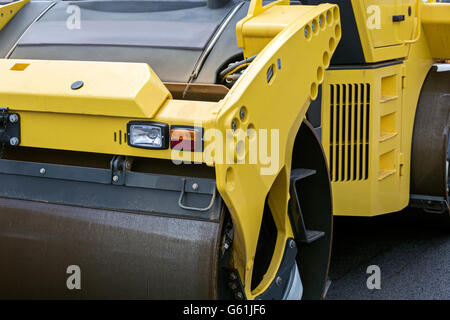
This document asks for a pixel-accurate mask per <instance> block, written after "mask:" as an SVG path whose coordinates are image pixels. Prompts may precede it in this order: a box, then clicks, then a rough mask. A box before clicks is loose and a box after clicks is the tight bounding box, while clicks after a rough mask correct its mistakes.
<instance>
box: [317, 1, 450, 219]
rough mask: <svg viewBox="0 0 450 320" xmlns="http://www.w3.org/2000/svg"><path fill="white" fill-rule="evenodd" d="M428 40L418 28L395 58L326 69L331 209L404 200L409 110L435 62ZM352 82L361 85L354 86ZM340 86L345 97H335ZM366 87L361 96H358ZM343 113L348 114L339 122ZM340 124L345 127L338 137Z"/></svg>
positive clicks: (340, 211) (367, 209) (366, 209)
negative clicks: (363, 66)
mask: <svg viewBox="0 0 450 320" xmlns="http://www.w3.org/2000/svg"><path fill="white" fill-rule="evenodd" d="M424 8H425V7H424ZM424 8H423V9H424ZM425 12H426V9H424V11H423V13H424V15H425V16H426V14H425ZM449 18H450V17H449ZM412 29H413V28H412ZM430 43H431V42H430V39H429V38H428V37H427V36H426V35H425V34H424V33H421V35H420V38H419V39H418V41H417V42H415V43H411V44H409V46H411V47H410V49H409V50H408V54H407V56H406V57H405V58H404V59H402V60H398V62H397V63H398V64H394V65H392V64H387V65H386V66H384V67H378V68H371V69H359V70H358V69H352V70H327V71H326V74H325V81H324V84H323V92H322V105H323V106H324V108H322V143H323V145H324V149H325V152H326V154H327V157H328V160H329V163H330V171H331V177H332V188H333V206H334V214H336V215H350V216H374V215H379V214H384V213H389V212H395V211H399V210H401V209H403V208H405V207H406V206H407V205H408V202H409V189H410V168H411V144H412V133H413V126H414V117H415V111H416V107H417V102H418V98H419V94H420V90H421V87H422V84H423V81H424V80H425V77H426V75H427V73H428V71H429V70H430V68H431V66H432V65H433V63H434V62H435V60H434V59H433V56H432V54H431V51H430ZM356 86H363V87H362V88H361V90H358V91H356V90H355V89H354V88H355V87H356ZM338 87H339V90H340V92H339V94H338V93H337V90H338V89H337V88H338ZM350 87H352V88H353V89H352V91H351V92H350V90H351V89H349V88H350ZM343 90H346V97H347V101H346V103H343V101H340V100H339V99H342V96H343ZM368 90H370V94H369V95H368V96H369V97H370V99H369V101H368V102H367V100H366V99H363V98H362V96H367V94H366V93H367V92H368ZM348 99H350V100H348ZM362 100H364V102H361V101H362ZM363 105H365V108H362V107H361V106H363ZM332 110H333V111H332ZM344 110H345V111H344ZM337 115H339V116H337ZM345 116H346V117H349V120H346V121H345V122H344V121H343V117H345ZM366 117H368V118H366ZM344 124H345V125H344ZM343 126H344V128H342V127H343ZM345 130H348V132H350V133H349V134H348V135H345V137H344V136H343V134H345ZM338 132H340V134H338ZM358 133H359V134H358ZM366 134H368V135H367V136H366ZM346 154H348V156H346ZM348 159H350V161H348ZM366 159H367V160H366ZM366 167H367V168H368V169H367V174H364V172H365V168H366ZM346 170H347V174H346ZM341 172H342V173H341Z"/></svg>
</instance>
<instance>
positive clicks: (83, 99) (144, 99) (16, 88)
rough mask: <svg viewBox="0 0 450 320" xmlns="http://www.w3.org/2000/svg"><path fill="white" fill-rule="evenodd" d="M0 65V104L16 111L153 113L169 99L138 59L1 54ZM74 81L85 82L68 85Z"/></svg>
mask: <svg viewBox="0 0 450 320" xmlns="http://www.w3.org/2000/svg"><path fill="white" fill-rule="evenodd" d="M0 70H1V72H2V74H3V76H2V77H1V78H0V99H1V100H2V104H3V106H4V107H9V108H12V109H13V108H14V109H17V110H24V111H40V112H56V113H72V114H86V115H102V116H116V117H134V118H152V117H153V116H154V115H155V114H156V112H157V111H158V110H159V108H160V107H161V106H162V105H163V103H164V102H165V101H166V99H168V98H170V93H169V91H168V90H167V88H166V87H165V86H164V84H163V83H162V82H161V81H160V80H159V78H158V76H157V75H156V74H155V73H154V72H153V70H151V69H150V68H149V67H148V65H146V64H140V63H115V64H114V66H113V67H111V64H110V63H106V62H80V61H42V60H25V61H20V60H6V59H3V60H0ZM61 70H63V71H64V72H61ZM46 75H52V77H47V76H46ZM76 81H83V83H84V85H83V86H82V87H81V88H79V89H77V90H73V89H71V85H72V84H73V83H74V82H76ZM31 101H32V103H30V102H31Z"/></svg>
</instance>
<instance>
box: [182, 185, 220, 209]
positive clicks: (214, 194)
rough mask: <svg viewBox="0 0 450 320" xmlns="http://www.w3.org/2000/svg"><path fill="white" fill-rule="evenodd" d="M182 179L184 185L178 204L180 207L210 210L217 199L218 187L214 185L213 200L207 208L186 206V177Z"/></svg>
mask: <svg viewBox="0 0 450 320" xmlns="http://www.w3.org/2000/svg"><path fill="white" fill-rule="evenodd" d="M182 181H183V182H182V185H181V193H180V198H179V199H178V205H179V206H180V208H182V209H185V210H193V211H201V212H204V211H208V210H210V209H211V208H212V207H213V205H214V201H215V199H216V191H217V188H216V187H214V191H213V194H212V197H211V201H210V203H209V205H208V206H207V207H205V208H197V207H189V206H185V205H184V204H183V198H184V193H185V187H186V178H183V179H182Z"/></svg>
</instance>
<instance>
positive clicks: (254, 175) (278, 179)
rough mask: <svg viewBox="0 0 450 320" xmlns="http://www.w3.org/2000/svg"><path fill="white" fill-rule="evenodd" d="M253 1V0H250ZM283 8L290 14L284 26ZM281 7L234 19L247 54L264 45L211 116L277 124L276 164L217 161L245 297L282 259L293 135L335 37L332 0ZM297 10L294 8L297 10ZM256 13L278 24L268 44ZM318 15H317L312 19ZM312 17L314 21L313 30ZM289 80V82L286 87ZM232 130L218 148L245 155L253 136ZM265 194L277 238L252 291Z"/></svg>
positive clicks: (220, 122)
mask: <svg viewBox="0 0 450 320" xmlns="http://www.w3.org/2000/svg"><path fill="white" fill-rule="evenodd" d="M256 7H257V5H256V4H255V3H254V1H253V2H252V5H251V8H256ZM281 9H283V10H282V11H283V12H286V14H285V16H286V17H289V18H288V21H290V24H288V25H286V26H285V27H284V28H283V23H284V22H283V21H284V18H283V17H284V16H283V15H280V10H281ZM281 9H280V8H279V7H277V5H271V6H268V7H263V8H262V9H261V8H259V9H258V10H255V11H253V14H252V11H251V10H250V16H247V17H246V18H245V19H244V20H243V21H242V22H241V23H240V24H239V25H238V28H237V33H238V39H241V40H240V41H239V44H240V45H241V46H242V47H243V49H244V52H245V55H246V56H248V55H252V54H254V53H257V51H258V49H262V50H261V51H260V52H258V56H257V57H256V59H255V60H254V61H253V62H252V64H251V65H250V66H249V68H248V69H247V70H246V71H245V73H244V74H243V75H242V77H241V78H240V79H239V80H238V82H237V83H236V84H235V85H234V86H233V88H232V89H231V90H230V92H229V93H228V95H227V96H226V97H225V98H224V100H223V101H221V102H220V104H221V109H220V111H219V114H218V116H217V121H216V127H217V128H219V129H220V130H221V131H223V132H225V131H226V130H230V129H231V126H232V125H231V124H232V121H233V120H234V121H235V122H236V124H237V132H238V131H239V129H241V130H242V131H243V132H246V131H247V130H248V129H249V128H255V129H256V130H259V129H269V130H270V129H275V130H277V133H278V136H279V146H278V148H277V150H279V156H280V159H279V163H280V166H279V168H277V170H276V171H275V172H270V173H266V174H262V171H261V169H264V166H263V165H261V164H258V165H244V164H239V163H235V164H216V179H217V187H218V190H219V191H220V194H221V195H222V197H223V199H224V201H225V203H226V205H227V207H228V209H229V210H230V213H231V215H232V217H233V222H234V226H235V238H234V242H233V264H234V266H235V267H236V268H237V270H238V271H239V273H240V275H241V278H242V279H243V283H244V288H245V294H246V296H247V297H248V298H250V299H253V298H254V297H256V296H257V295H258V294H260V293H262V292H263V291H264V290H265V289H266V288H267V287H268V286H269V285H270V283H271V281H272V280H273V278H274V276H275V274H276V271H277V270H278V267H279V265H280V262H281V259H282V255H283V252H284V245H285V243H286V239H287V238H288V237H290V236H292V230H291V228H290V223H289V219H288V215H287V206H288V199H289V192H288V190H289V177H290V164H291V157H292V149H293V143H294V139H295V136H296V133H297V130H298V128H299V126H300V124H301V122H302V120H303V118H304V116H305V113H306V110H307V108H308V106H309V103H310V101H311V99H315V98H316V96H317V86H318V85H319V84H320V83H321V82H322V79H323V70H324V69H326V68H327V67H328V64H329V57H331V55H332V53H333V51H334V49H335V45H336V44H337V43H338V41H339V40H340V37H341V29H340V19H339V10H338V7H337V6H335V5H330V4H324V5H319V6H315V7H312V8H309V10H298V8H297V7H295V6H292V7H290V6H285V5H283V7H282V8H281ZM285 10H286V11H285ZM289 10H292V11H289ZM295 14H298V16H297V17H296V18H294V15H295ZM327 15H328V17H329V19H328V21H327V19H326V16H327ZM262 17H264V18H266V19H267V23H268V24H269V26H268V28H267V30H270V32H275V30H277V29H281V30H280V31H279V33H278V34H277V35H276V36H275V37H274V38H273V39H272V40H270V42H269V43H268V44H267V45H266V46H265V43H266V42H267V41H268V38H269V36H270V34H271V33H270V34H269V33H265V32H264V30H266V28H264V26H263V23H264V22H263V21H264V20H263V19H262ZM319 19H321V21H322V22H321V26H320V27H317V26H319V23H318V21H319ZM313 23H315V26H316V27H315V28H314V31H313V28H312V24H313ZM305 30H307V31H306V32H305ZM330 44H331V48H330ZM269 69H271V70H273V73H274V74H273V76H272V79H270V81H268V78H267V75H268V73H270V71H269ZM293 86H295V90H292V87H293ZM274 106H279V107H275V108H274ZM242 107H245V108H246V110H247V113H248V115H247V116H246V118H244V120H242V121H241V120H240V117H239V111H240V109H241V108H242ZM230 134H231V135H234V136H235V139H236V140H237V143H236V144H230V145H227V146H225V147H224V149H223V152H224V153H225V152H226V151H227V148H229V149H228V150H229V152H231V153H232V154H233V155H234V158H236V159H237V160H242V161H243V160H248V157H249V150H248V145H249V141H248V139H256V137H253V138H252V137H250V138H248V137H247V138H246V137H245V136H244V137H242V138H240V137H239V135H238V134H236V133H234V134H233V133H230ZM239 141H242V142H243V145H245V149H244V150H243V151H242V150H241V152H239V153H238V152H237V147H236V146H237V145H239ZM272 143H273V142H272ZM245 162H246V163H248V161H245ZM255 186H257V187H255ZM266 198H268V203H269V206H270V209H271V211H272V215H273V216H274V220H275V224H276V226H277V230H278V238H277V243H276V249H275V252H274V255H273V257H272V261H271V263H270V266H269V269H268V271H267V273H266V275H265V277H264V279H263V280H262V282H261V284H260V285H259V286H258V287H257V288H256V289H255V290H253V291H251V278H252V270H253V263H254V257H255V252H256V245H257V241H258V234H259V228H260V225H261V220H262V214H263V209H264V204H265V200H266Z"/></svg>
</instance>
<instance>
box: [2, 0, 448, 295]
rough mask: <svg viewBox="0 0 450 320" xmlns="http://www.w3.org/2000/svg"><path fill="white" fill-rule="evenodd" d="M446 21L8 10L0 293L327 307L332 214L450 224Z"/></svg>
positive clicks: (385, 11)
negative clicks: (435, 218) (414, 211)
mask: <svg viewBox="0 0 450 320" xmlns="http://www.w3.org/2000/svg"><path fill="white" fill-rule="evenodd" d="M449 10H450V5H449V4H431V3H430V4H424V3H423V2H422V1H419V0H417V1H414V0H404V1H395V0H389V1H383V3H380V2H379V1H372V0H351V1H349V0H347V1H344V0H342V1H339V0H338V1H331V0H330V1H313V0H303V1H286V0H280V1H272V2H271V1H267V2H266V1H264V2H263V1H262V0H252V1H242V0H206V1H205V0H128V1H113V0H82V1H46V0H40V1H33V0H31V1H30V0H19V1H7V2H4V3H2V6H1V7H0V16H1V17H0V56H1V57H2V59H0V75H1V76H0V100H1V101H2V103H1V105H0V179H1V181H2V183H1V184H0V257H1V264H0V283H1V287H0V297H2V298H9V299H11V298H44V299H52V298H65V299H66V298H68V299H70V298H74V299H95V298H139V299H141V298H148V299H249V300H255V299H256V300H264V299H289V300H297V299H320V298H322V297H323V295H324V293H325V291H326V283H327V273H328V267H329V257H330V253H331V239H332V216H333V213H334V214H338V215H359V216H361V215H362V216H374V215H379V214H383V213H388V212H393V211H398V210H400V209H402V208H404V207H406V206H407V205H408V204H411V205H415V206H420V207H422V208H424V209H425V210H427V211H430V212H433V213H439V214H440V216H442V217H448V215H449V210H448V169H447V168H448V149H450V148H449V147H448V122H449V120H448V118H449V117H448V115H449V112H448V110H449V97H450V92H449V90H450V85H449V79H450V77H449V74H450V72H445V71H442V70H446V66H445V65H441V66H440V67H439V69H438V68H437V67H434V66H433V65H434V64H435V63H437V62H440V61H443V59H448V58H450V42H449V41H448V38H449V34H450V31H449V28H450V14H449V12H450V11H449ZM331 189H332V190H333V192H331Z"/></svg>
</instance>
